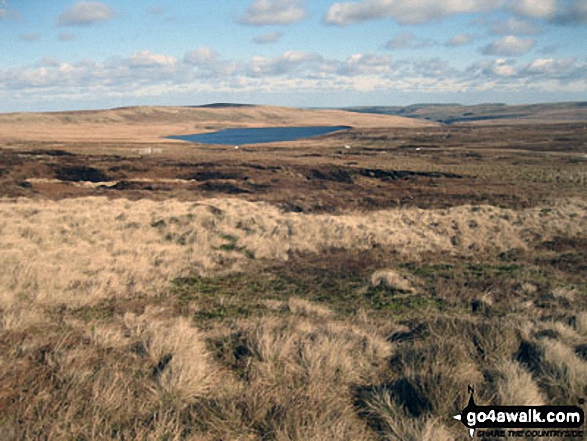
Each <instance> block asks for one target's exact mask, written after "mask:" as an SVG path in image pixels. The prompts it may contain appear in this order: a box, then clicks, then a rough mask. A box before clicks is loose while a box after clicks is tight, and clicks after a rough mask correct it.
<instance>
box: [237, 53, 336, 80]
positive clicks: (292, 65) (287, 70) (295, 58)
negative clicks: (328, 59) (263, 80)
mask: <svg viewBox="0 0 587 441" xmlns="http://www.w3.org/2000/svg"><path fill="white" fill-rule="evenodd" d="M321 66H324V68H327V65H325V60H324V58H323V57H322V56H321V55H318V54H315V53H310V52H304V51H286V52H284V53H283V54H282V55H281V56H279V57H275V58H265V57H253V58H252V60H251V62H250V63H249V64H248V66H247V67H246V75H248V76H251V77H265V76H283V75H285V76H294V75H298V76H307V75H308V74H310V75H313V74H316V75H319V74H320V71H321Z"/></svg>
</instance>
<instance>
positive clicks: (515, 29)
mask: <svg viewBox="0 0 587 441" xmlns="http://www.w3.org/2000/svg"><path fill="white" fill-rule="evenodd" d="M490 31H491V33H492V34H498V35H537V34H539V33H540V28H539V27H538V26H537V25H535V24H534V23H531V22H529V21H526V20H520V19H517V18H515V17H510V18H509V19H508V20H503V21H495V22H493V23H492V24H491V26H490Z"/></svg>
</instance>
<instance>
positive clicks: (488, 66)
mask: <svg viewBox="0 0 587 441" xmlns="http://www.w3.org/2000/svg"><path fill="white" fill-rule="evenodd" d="M468 72H469V73H472V74H473V75H475V76H478V77H481V79H483V80H486V79H494V78H503V77H514V76H516V75H517V74H518V71H517V70H516V68H515V66H514V61H512V60H505V59H503V58H499V59H497V60H483V61H478V62H476V63H473V65H472V66H471V67H469V69H468Z"/></svg>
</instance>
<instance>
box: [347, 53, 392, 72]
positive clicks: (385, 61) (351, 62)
mask: <svg viewBox="0 0 587 441" xmlns="http://www.w3.org/2000/svg"><path fill="white" fill-rule="evenodd" d="M391 71H392V68H391V57H390V56H387V55H374V54H353V55H351V56H350V57H349V58H347V59H346V60H345V61H343V62H342V63H340V65H339V66H338V68H337V70H336V73H338V74H339V75H344V76H359V75H367V76H373V75H382V74H389V73H391Z"/></svg>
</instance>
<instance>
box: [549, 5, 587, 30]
mask: <svg viewBox="0 0 587 441" xmlns="http://www.w3.org/2000/svg"><path fill="white" fill-rule="evenodd" d="M552 21H553V22H554V23H556V24H562V25H571V26H577V25H584V24H587V0H576V1H574V2H573V3H572V4H571V5H570V6H567V7H564V8H562V9H561V10H560V11H559V13H558V14H557V15H556V16H555V17H554V19H553V20H552Z"/></svg>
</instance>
